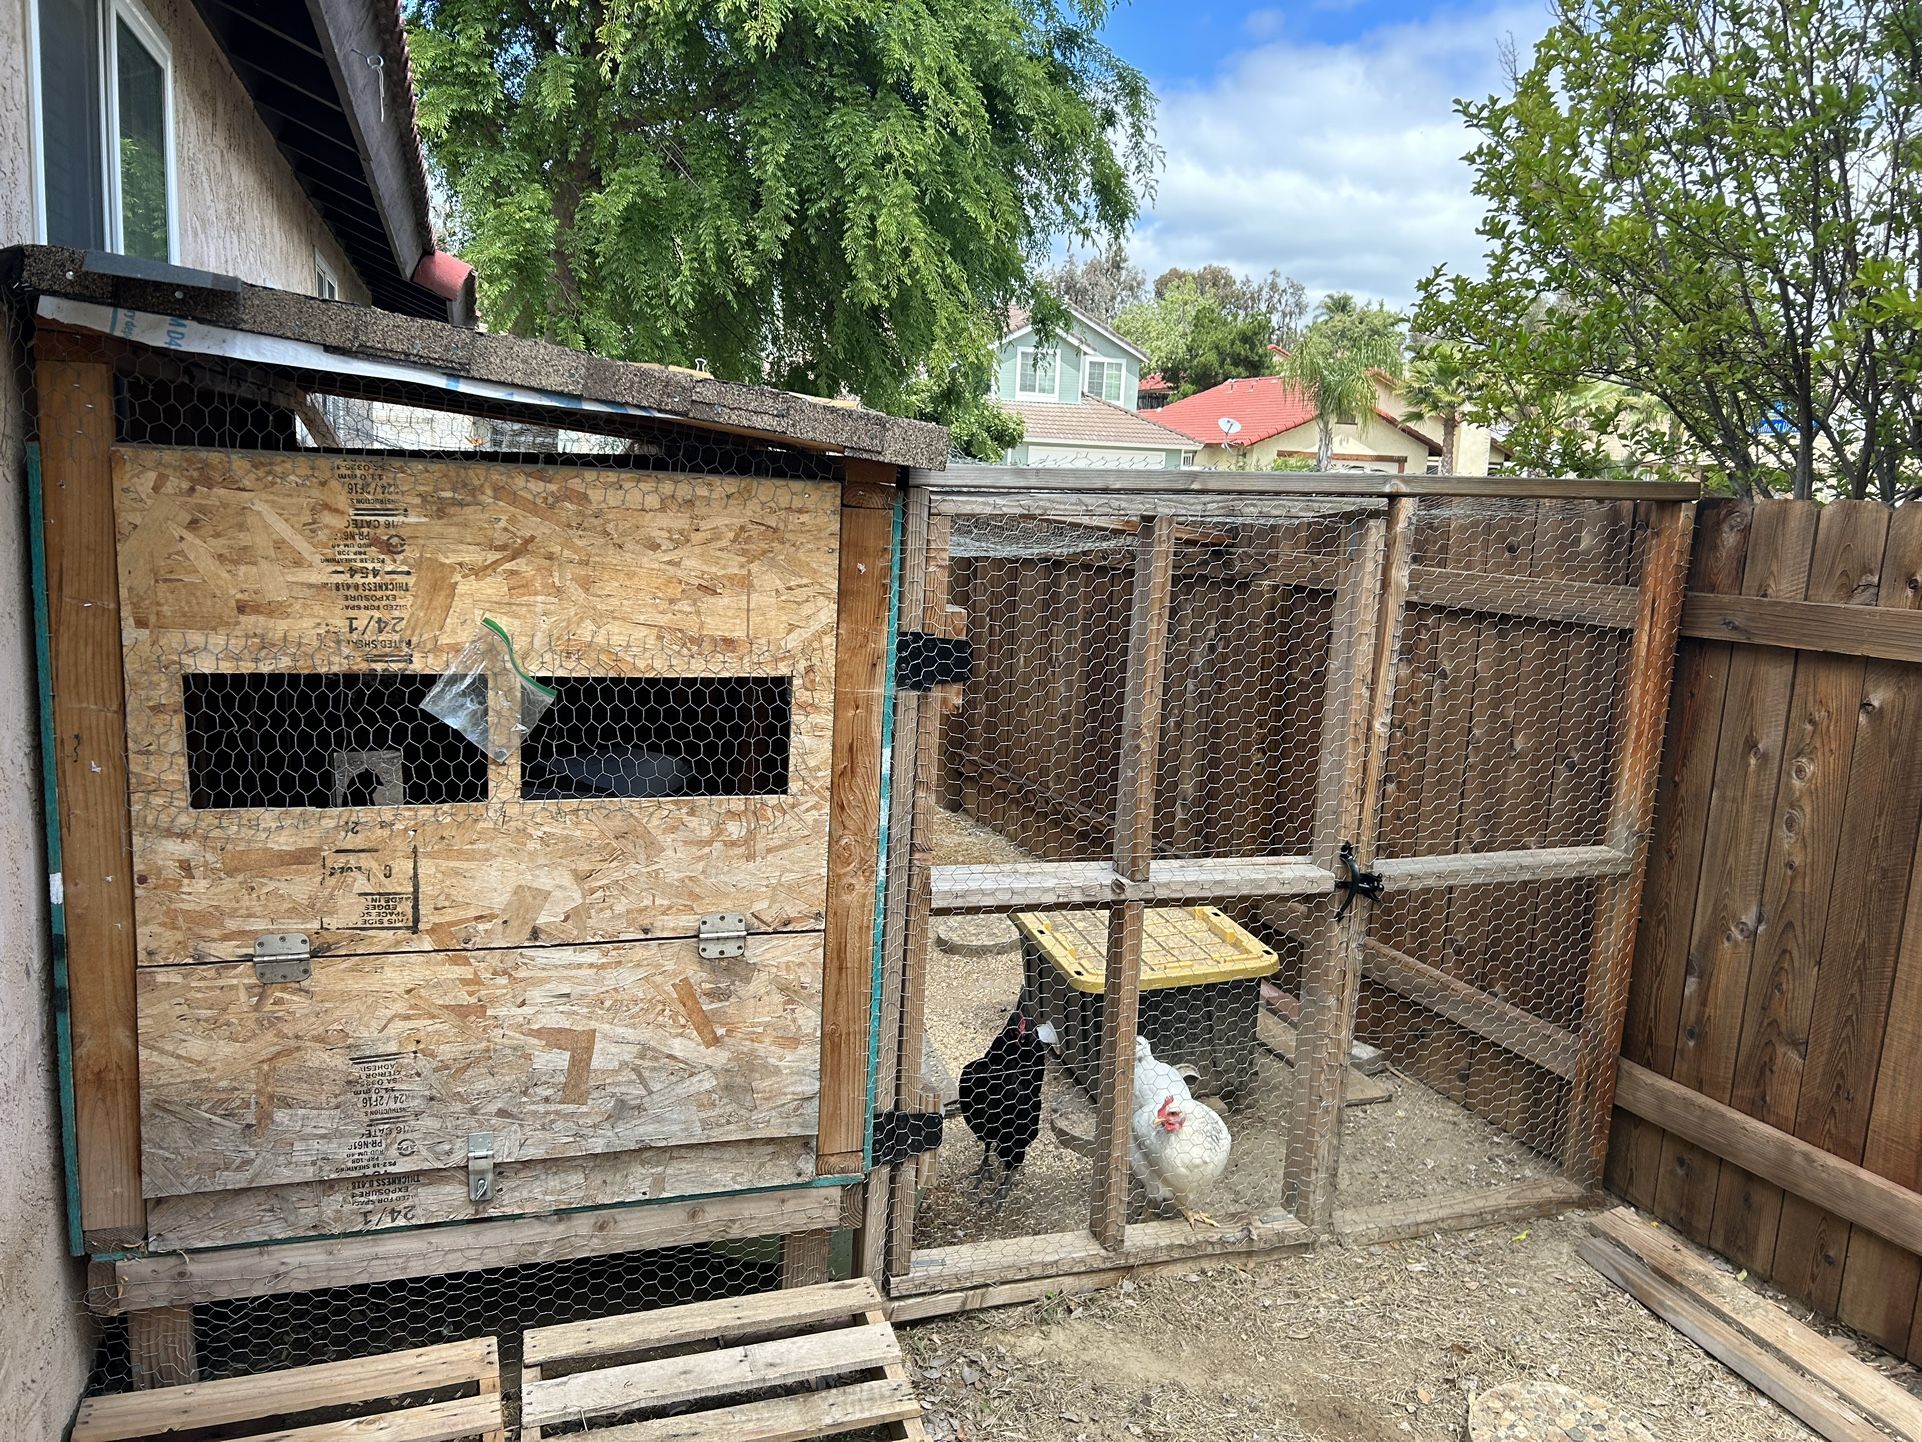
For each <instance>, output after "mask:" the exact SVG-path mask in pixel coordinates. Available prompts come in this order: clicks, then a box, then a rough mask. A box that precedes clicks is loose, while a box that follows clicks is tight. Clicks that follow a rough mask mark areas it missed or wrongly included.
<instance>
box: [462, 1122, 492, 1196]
mask: <svg viewBox="0 0 1922 1442" xmlns="http://www.w3.org/2000/svg"><path fill="white" fill-rule="evenodd" d="M467 1200H468V1201H470V1202H491V1201H493V1200H494V1134H493V1133H492V1132H469V1133H468V1134H467Z"/></svg>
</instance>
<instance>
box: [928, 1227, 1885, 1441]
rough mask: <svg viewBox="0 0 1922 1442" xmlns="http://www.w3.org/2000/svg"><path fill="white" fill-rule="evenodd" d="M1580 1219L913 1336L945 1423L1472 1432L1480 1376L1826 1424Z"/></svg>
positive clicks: (1778, 1421) (1756, 1428) (1667, 1413)
mask: <svg viewBox="0 0 1922 1442" xmlns="http://www.w3.org/2000/svg"><path fill="white" fill-rule="evenodd" d="M1584 1226H1585V1223H1584V1218H1583V1215H1582V1214H1570V1215H1567V1216H1563V1217H1559V1218H1553V1219H1550V1220H1546V1221H1539V1222H1532V1223H1528V1224H1526V1225H1525V1226H1522V1225H1517V1226H1509V1227H1501V1228H1487V1229H1483V1230H1481V1231H1477V1232H1462V1233H1456V1234H1452V1235H1447V1236H1441V1237H1434V1238H1428V1239H1424V1240H1421V1241H1416V1242H1404V1243H1399V1244H1393V1245H1388V1246H1378V1247H1360V1248H1353V1249H1346V1248H1342V1247H1338V1246H1329V1247H1326V1248H1324V1249H1322V1250H1321V1251H1319V1252H1313V1253H1307V1254H1303V1255H1298V1256H1289V1257H1283V1258H1279V1259H1277V1260H1274V1261H1269V1262H1259V1263H1251V1264H1244V1265H1240V1266H1235V1265H1222V1266H1213V1267H1205V1266H1197V1267H1196V1268H1194V1269H1193V1270H1180V1271H1174V1272H1161V1273H1157V1274H1154V1275H1150V1276H1145V1277H1142V1278H1141V1279H1139V1280H1138V1281H1135V1282H1133V1283H1124V1284H1123V1285H1122V1286H1121V1288H1119V1289H1111V1290H1109V1291H1106V1292H1099V1293H1093V1294H1090V1295H1088V1296H1085V1297H1077V1298H1054V1299H1050V1300H1048V1301H1045V1302H1042V1303H1036V1304H1030V1305H1024V1306H1019V1307H1009V1308H1004V1309H1001V1310H999V1311H992V1312H980V1313H975V1314H973V1315H971V1316H965V1317H954V1318H943V1319H939V1320H936V1321H930V1322H924V1323H920V1324H917V1325H915V1326H912V1327H908V1328H904V1329H903V1337H904V1338H905V1341H906V1345H907V1348H908V1351H909V1354H910V1357H911V1359H912V1364H913V1371H914V1380H915V1383H916V1385H917V1386H918V1387H919V1388H920V1390H921V1395H922V1397H923V1399H924V1400H925V1401H926V1403H927V1411H928V1420H929V1430H930V1433H931V1435H933V1436H934V1437H935V1438H937V1439H939V1442H964V1439H965V1442H976V1439H981V1442H985V1439H990V1438H992V1439H997V1442H999V1439H1007V1442H1105V1439H1109V1438H1116V1439H1124V1442H1125V1439H1128V1438H1144V1439H1150V1442H1156V1439H1159V1442H1403V1439H1411V1438H1412V1439H1417V1442H1421V1439H1427V1442H1460V1439H1461V1438H1462V1437H1463V1435H1464V1430H1465V1425H1466V1418H1467V1414H1468V1407H1469V1404H1470V1401H1471V1400H1472V1398H1473V1397H1474V1396H1475V1394H1476V1393H1478V1392H1481V1391H1484V1390H1486V1389H1488V1388H1490V1387H1493V1386H1496V1385H1499V1384H1501V1383H1504V1382H1511V1381H1520V1380H1554V1381H1559V1382H1561V1383H1562V1384H1564V1385H1566V1386H1569V1387H1573V1388H1575V1389H1576V1390H1578V1391H1582V1392H1589V1393H1594V1394H1596V1395H1598V1396H1600V1397H1601V1398H1603V1399H1604V1400H1605V1401H1607V1402H1608V1403H1609V1404H1610V1405H1611V1406H1612V1407H1614V1408H1616V1409H1618V1410H1619V1411H1621V1412H1622V1413H1625V1414H1627V1415H1628V1416H1631V1417H1633V1418H1635V1419H1636V1420H1638V1421H1640V1422H1642V1423H1643V1424H1644V1425H1646V1426H1647V1427H1648V1428H1649V1429H1650V1430H1651V1431H1652V1432H1653V1433H1654V1434H1655V1436H1657V1437H1658V1438H1660V1439H1662V1442H1791V1439H1794V1442H1804V1439H1809V1438H1812V1437H1813V1436H1814V1434H1813V1433H1811V1432H1809V1431H1807V1430H1806V1429H1804V1428H1803V1427H1802V1426H1801V1425H1800V1424H1799V1423H1798V1422H1796V1421H1795V1420H1794V1419H1793V1418H1791V1417H1789V1416H1788V1415H1787V1414H1786V1413H1784V1412H1782V1411H1780V1410H1779V1409H1777V1408H1776V1407H1775V1406H1774V1405H1773V1404H1772V1403H1770V1402H1768V1401H1767V1400H1766V1399H1764V1398H1763V1397H1761V1396H1760V1395H1759V1394H1758V1393H1756V1392H1754V1391H1752V1390H1751V1389H1750V1388H1749V1387H1748V1386H1747V1385H1746V1384H1745V1383H1743V1382H1742V1381H1741V1380H1740V1379H1738V1378H1737V1377H1735V1376H1734V1374H1732V1373H1730V1372H1728V1371H1727V1370H1726V1369H1724V1368H1723V1367H1722V1365H1721V1364H1720V1363H1718V1362H1716V1361H1715V1360H1714V1359H1712V1358H1711V1357H1709V1356H1708V1355H1707V1354H1705V1353H1703V1352H1701V1351H1699V1350H1698V1349H1697V1348H1696V1347H1695V1346H1694V1345H1693V1344H1692V1343H1690V1342H1689V1341H1688V1340H1687V1339H1685V1338H1684V1337H1682V1335H1681V1334H1680V1333H1678V1332H1675V1331H1674V1330H1672V1329H1671V1328H1670V1327H1669V1326H1668V1325H1667V1324H1666V1323H1664V1322H1662V1321H1660V1320H1659V1319H1657V1318H1656V1317H1655V1316H1653V1315H1652V1314H1651V1313H1649V1312H1647V1311H1645V1310H1644V1309H1643V1308H1642V1307H1641V1306H1640V1305H1639V1304H1638V1303H1636V1302H1634V1301H1632V1300H1630V1299H1629V1298H1628V1297H1626V1296H1625V1295H1623V1294H1622V1293H1621V1292H1619V1291H1617V1290H1616V1289H1615V1288H1614V1287H1613V1286H1611V1285H1610V1284H1609V1283H1608V1282H1606V1281H1604V1280H1603V1279H1602V1278H1601V1277H1600V1276H1599V1275H1598V1274H1597V1273H1595V1272H1594V1271H1592V1270H1591V1269H1590V1268H1589V1267H1588V1265H1587V1264H1586V1263H1585V1262H1583V1261H1582V1260H1581V1259H1580V1258H1579V1257H1578V1256H1577V1255H1576V1253H1575V1249H1574V1244H1575V1240H1576V1238H1577V1237H1578V1236H1580V1235H1581V1233H1582V1231H1583V1230H1584ZM1790 1310H1791V1311H1793V1312H1794V1314H1795V1315H1796V1316H1798V1317H1802V1318H1803V1319H1805V1320H1806V1317H1807V1313H1806V1312H1805V1311H1801V1310H1797V1309H1795V1308H1794V1307H1793V1305H1792V1304H1791V1306H1790ZM1831 1335H1835V1336H1836V1337H1837V1340H1839V1341H1842V1342H1844V1344H1845V1345H1855V1346H1856V1348H1857V1350H1858V1351H1860V1352H1861V1353H1862V1354H1863V1355H1864V1357H1865V1358H1867V1359H1868V1360H1870V1361H1871V1363H1872V1364H1873V1365H1876V1366H1878V1367H1880V1368H1881V1369H1882V1370H1884V1371H1887V1372H1889V1373H1890V1374H1891V1375H1894V1376H1896V1377H1897V1378H1898V1379H1899V1380H1901V1381H1903V1382H1904V1383H1905V1384H1906V1385H1909V1386H1910V1387H1912V1388H1914V1389H1915V1390H1917V1391H1919V1392H1922V1382H1919V1381H1918V1378H1917V1374H1916V1372H1915V1369H1913V1368H1911V1367H1908V1366H1906V1365H1905V1364H1902V1363H1899V1362H1895V1361H1894V1360H1893V1359H1891V1358H1889V1357H1887V1356H1886V1355H1885V1354H1883V1353H1881V1352H1879V1351H1876V1349H1874V1348H1873V1347H1870V1346H1868V1345H1867V1344H1865V1343H1859V1342H1852V1341H1851V1339H1849V1338H1847V1337H1846V1336H1843V1335H1841V1334H1839V1333H1832V1334H1831Z"/></svg>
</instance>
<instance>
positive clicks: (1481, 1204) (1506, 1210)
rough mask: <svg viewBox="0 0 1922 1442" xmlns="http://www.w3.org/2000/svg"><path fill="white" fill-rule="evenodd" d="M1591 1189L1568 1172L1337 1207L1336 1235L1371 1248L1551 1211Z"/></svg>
mask: <svg viewBox="0 0 1922 1442" xmlns="http://www.w3.org/2000/svg"><path fill="white" fill-rule="evenodd" d="M1589 1195H1590V1193H1589V1190H1588V1188H1586V1187H1584V1186H1582V1185H1581V1184H1580V1183H1578V1182H1571V1181H1569V1180H1568V1179H1567V1178H1565V1177H1548V1178H1545V1179H1543V1180H1541V1181H1534V1182H1511V1183H1510V1184H1509V1185H1507V1186H1505V1187H1477V1188H1473V1189H1471V1190H1469V1191H1463V1192H1446V1193H1444V1194H1443V1195H1441V1196H1439V1197H1418V1198H1416V1199H1415V1200H1413V1201H1403V1202H1376V1203H1374V1204H1372V1205H1370V1206H1365V1207H1337V1208H1336V1209H1335V1240H1336V1241H1338V1242H1340V1243H1341V1244H1342V1245H1343V1246H1344V1247H1371V1246H1378V1245H1380V1244H1381V1243H1383V1242H1400V1241H1406V1240H1407V1239H1408V1238H1410V1237H1427V1236H1432V1235H1433V1234H1434V1233H1436V1232H1465V1231H1469V1230H1471V1229H1472V1228H1475V1227H1488V1226H1493V1225H1494V1224H1495V1223H1497V1222H1519V1221H1524V1220H1526V1219H1527V1218H1529V1217H1547V1216H1553V1215H1554V1214H1555V1213H1556V1212H1561V1211H1566V1210H1567V1209H1568V1208H1570V1207H1575V1206H1580V1205H1581V1204H1582V1203H1583V1202H1585V1201H1587V1200H1588V1199H1589Z"/></svg>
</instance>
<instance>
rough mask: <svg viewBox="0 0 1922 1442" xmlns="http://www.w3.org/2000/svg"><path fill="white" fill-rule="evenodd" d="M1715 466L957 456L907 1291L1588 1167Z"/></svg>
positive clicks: (951, 477)
mask: <svg viewBox="0 0 1922 1442" xmlns="http://www.w3.org/2000/svg"><path fill="white" fill-rule="evenodd" d="M1689 495H1690V492H1689V491H1686V490H1684V489H1682V488H1679V487H1675V488H1664V487H1653V486H1651V487H1643V488H1635V489H1630V490H1626V491H1625V490H1623V489H1621V488H1618V487H1609V486H1605V485H1593V484H1591V485H1589V486H1587V487H1586V488H1585V487H1583V486H1580V485H1572V484H1568V483H1559V482H1528V481H1509V482H1504V481H1486V480H1483V481H1475V480H1471V479H1467V478H1462V479H1454V478H1437V479H1432V480H1431V479H1427V478H1423V479H1419V480H1418V479H1415V478H1409V479H1407V480H1401V479H1390V478H1380V477H1366V476H1360V475H1355V476H1339V477H1337V476H1328V477H1315V478H1306V477H1285V478H1283V477H1254V476H1246V475H1195V474H1188V475H1183V476H1180V477H1174V478H1162V477H1146V476H1140V475H1133V476H1123V475H1115V476H1098V477H1095V476H1085V475H1079V474H1068V473H1063V472H1052V473H1050V472H1046V471H1028V472H1021V473H1009V472H996V471H990V470H974V469H972V468H956V469H955V470H954V471H952V472H950V473H948V474H947V475H944V476H941V477H938V478H936V477H930V478H926V486H925V490H924V491H921V492H916V493H913V494H912V496H911V502H910V505H911V510H910V521H909V534H910V537H911V538H912V540H911V544H912V545H914V546H917V547H918V546H919V545H921V544H923V542H922V540H921V537H922V535H923V532H925V543H924V544H925V546H926V554H927V564H926V566H925V568H923V572H922V574H921V575H920V576H917V575H916V573H915V570H914V569H913V568H912V566H910V568H909V570H908V572H907V573H906V581H905V585H906V592H905V601H906V604H907V605H908V606H910V607H913V606H917V605H919V606H922V607H925V609H926V621H927V625H928V627H929V628H930V630H939V629H941V628H942V627H944V626H945V627H946V628H947V629H948V630H949V632H950V633H951V634H952V635H954V636H956V637H960V636H962V635H965V637H966V638H967V643H968V644H967V651H968V652H969V653H970V658H971V663H972V672H971V675H970V677H969V679H968V681H967V684H966V685H965V687H964V688H962V689H961V690H960V691H959V692H958V693H951V694H949V695H948V696H946V697H942V696H941V695H939V694H938V693H937V694H936V695H935V696H933V697H931V698H929V699H927V700H925V701H923V702H921V703H919V709H918V711H915V712H913V713H911V714H908V715H905V716H904V717H903V718H902V719H901V721H900V722H899V723H898V725H897V733H896V734H897V752H896V770H897V777H898V776H899V775H900V773H901V772H903V771H904V770H906V769H907V768H909V767H912V770H913V788H912V789H913V794H914V796H915V809H914V814H913V817H912V828H913V842H912V858H913V865H912V868H911V871H912V878H911V882H910V886H909V891H908V897H907V906H908V908H909V912H908V917H907V919H906V923H905V929H906V933H907V954H906V966H907V973H906V980H905V984H904V986H903V988H902V996H903V1006H902V1013H903V1024H902V1027H901V1028H900V1038H901V1040H900V1045H901V1047H902V1058H903V1064H902V1065H901V1067H900V1068H899V1075H900V1083H899V1092H898V1096H897V1100H898V1101H899V1102H900V1103H901V1104H902V1105H903V1106H907V1107H913V1106H915V1105H917V1104H918V1105H919V1106H921V1107H923V1108H929V1109H931V1108H933V1107H935V1106H937V1105H939V1106H942V1107H943V1108H944V1109H945V1110H946V1111H947V1112H948V1113H949V1114H950V1120H949V1123H948V1132H947V1139H946V1142H945V1144H944V1145H943V1146H942V1148H941V1149H940V1151H939V1153H938V1154H936V1155H934V1156H932V1157H924V1158H921V1159H919V1160H918V1162H917V1163H916V1164H915V1166H914V1168H913V1171H914V1173H915V1177H914V1179H915V1181H916V1182H917V1183H918V1185H916V1186H912V1187H911V1186H907V1185H900V1186H898V1187H897V1189H896V1193H895V1198H894V1207H893V1211H894V1232H893V1236H892V1239H891V1251H890V1266H891V1270H892V1272H893V1276H892V1278H891V1282H890V1285H891V1287H892V1288H893V1290H894V1292H895V1295H896V1296H897V1297H905V1298H909V1299H914V1298H925V1299H926V1300H925V1301H924V1302H922V1303H920V1304H917V1303H916V1302H915V1301H913V1300H909V1301H908V1302H906V1303H905V1306H904V1310H905V1311H906V1313H907V1314H908V1315H915V1314H917V1305H919V1306H921V1307H925V1309H926V1310H927V1311H939V1310H942V1309H943V1308H944V1307H946V1306H948V1305H952V1301H951V1300H950V1299H952V1298H953V1297H954V1296H956V1295H957V1294H960V1295H964V1296H965V1295H968V1292H969V1289H982V1288H985V1289H988V1294H992V1293H994V1292H996V1291H998V1292H999V1293H1000V1294H1001V1295H1013V1294H1014V1293H1015V1292H1016V1291H1017V1290H1018V1289H1019V1285H1020V1283H1021V1279H1033V1278H1039V1277H1046V1276H1050V1275H1058V1274H1065V1273H1072V1272H1087V1271H1099V1270H1102V1269H1104V1268H1110V1269H1111V1268H1114V1267H1117V1266H1120V1265H1129V1264H1133V1263H1136V1262H1140V1261H1147V1260H1154V1259H1158V1258H1164V1257H1175V1256H1181V1255H1186V1254H1193V1253H1197V1252H1202V1251H1208V1250H1242V1249H1263V1248H1276V1247H1285V1246H1289V1245H1293V1244H1297V1243H1300V1242H1303V1241H1305V1240H1307V1239H1309V1238H1311V1237H1314V1236H1318V1235H1325V1234H1328V1233H1330V1232H1333V1233H1336V1234H1338V1235H1342V1236H1345V1237H1364V1236H1393V1235H1410V1234H1413V1233H1415V1232H1419V1231H1421V1230H1424V1229H1428V1228H1432V1227H1435V1226H1445V1225H1450V1224H1460V1223H1461V1222H1462V1221H1463V1220H1464V1219H1469V1218H1477V1217H1479V1218H1495V1217H1502V1216H1522V1215H1528V1214H1530V1213H1531V1212H1540V1211H1545V1210H1551V1209H1553V1208H1556V1207H1558V1206H1561V1205H1565V1204H1566V1203H1568V1202H1569V1201H1572V1200H1573V1199H1575V1198H1577V1197H1579V1196H1580V1195H1582V1194H1583V1192H1584V1191H1585V1190H1586V1189H1587V1188H1589V1187H1592V1186H1593V1185H1595V1184H1596V1182H1597V1181H1598V1180H1599V1177H1600V1172H1601V1166H1602V1161H1603V1157H1604V1153H1605V1150H1606V1141H1607V1128H1608V1116H1609V1112H1608V1107H1609V1097H1610V1094H1611V1090H1612V1082H1613V1058H1614V1056H1615V1051H1616V1046H1617V1039H1618V1036H1619V1029H1620V1025H1621V1013H1622V1008H1623V1005H1624V1000H1625V995H1626V988H1627V984H1628V968H1629V962H1630V954H1631V950H1632V946H1633V940H1634V926H1635V918H1636V912H1637V907H1638V898H1639V889H1640V885H1641V870H1642V866H1643V860H1644V857H1643V853H1644V850H1645V843H1646V837H1647V833H1648V829H1649V824H1650V815H1651V805H1652V790H1653V784H1654V776H1655V768H1656V762H1657V753H1658V751H1659V746H1660V738H1661V731H1662V722H1663V717H1664V712H1665V707H1666V704H1667V692H1668V681H1667V665H1668V662H1667V657H1668V655H1669V651H1670V649H1671V646H1672V638H1673V635H1674V629H1675V626H1676V621H1677V616H1678V611H1679V604H1680V591H1681V585H1682V581H1683V577H1684V571H1685V569H1686V560H1687V555H1688V545H1689V531H1690V524H1691V520H1692V511H1693V506H1692V504H1690V502H1689V500H1688V496H1689ZM910 736H911V737H912V739H913V746H912V749H911V750H907V749H905V748H902V747H901V745H900V742H901V739H902V738H905V737H910ZM897 784H898V782H897ZM1171 1097H1172V1103H1173V1104H1172V1106H1171V1105H1170V1100H1171ZM917 1099H918V1102H917ZM1171 1111H1172V1112H1173V1114H1174V1115H1173V1116H1172V1117H1170V1115H1169V1113H1170V1112H1171ZM974 1295H976V1296H980V1295H984V1294H983V1293H980V1292H976V1293H975V1294H974Z"/></svg>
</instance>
